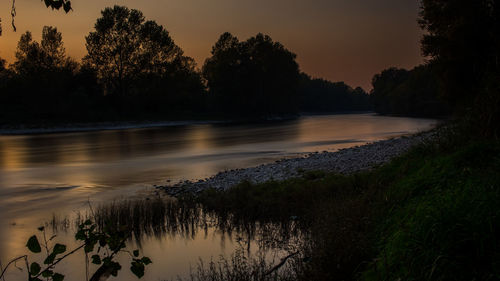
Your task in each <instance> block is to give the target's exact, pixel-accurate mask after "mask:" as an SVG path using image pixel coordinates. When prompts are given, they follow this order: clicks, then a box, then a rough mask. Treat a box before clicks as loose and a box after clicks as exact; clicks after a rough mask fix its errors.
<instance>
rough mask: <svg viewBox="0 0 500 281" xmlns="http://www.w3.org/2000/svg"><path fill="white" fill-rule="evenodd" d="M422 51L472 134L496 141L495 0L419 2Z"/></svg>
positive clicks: (499, 46) (498, 5) (498, 22)
mask: <svg viewBox="0 0 500 281" xmlns="http://www.w3.org/2000/svg"><path fill="white" fill-rule="evenodd" d="M419 23H420V25H421V27H422V28H423V29H424V30H425V31H427V34H425V35H424V37H423V39H422V51H423V53H424V55H426V56H429V57H430V58H431V59H432V61H433V63H435V64H436V67H437V70H438V74H439V77H440V79H441V82H442V85H443V89H444V93H445V95H446V96H447V97H448V100H449V101H450V102H451V103H452V104H454V106H456V108H457V111H458V112H457V113H458V114H459V116H464V115H465V114H467V113H468V114H469V115H470V117H472V118H474V119H475V123H476V124H475V126H476V127H477V133H479V134H482V135H485V136H498V133H499V126H498V124H500V119H499V117H498V116H500V114H499V112H498V109H499V108H500V92H499V91H500V86H499V81H500V79H498V78H499V77H500V65H499V55H500V39H499V36H498V34H499V33H500V1H498V0H477V1H467V0H422V1H421V12H420V19H419Z"/></svg>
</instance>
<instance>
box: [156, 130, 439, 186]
mask: <svg viewBox="0 0 500 281" xmlns="http://www.w3.org/2000/svg"><path fill="white" fill-rule="evenodd" d="M434 135H435V132H434V131H430V132H425V133H420V134H416V135H411V136H403V137H399V138H393V139H388V140H382V141H377V142H374V143H369V144H366V145H362V146H356V147H351V148H346V149H341V150H339V151H336V152H322V153H317V152H316V153H311V154H308V155H306V156H304V157H301V158H292V159H283V160H278V161H276V162H275V163H271V164H263V165H260V166H257V167H252V168H246V169H236V170H229V171H223V172H219V173H218V174H216V175H215V176H213V177H210V178H207V179H204V180H199V181H196V182H195V181H184V182H181V183H177V184H174V185H167V186H157V188H158V189H161V190H163V191H165V192H166V193H167V194H168V195H170V196H178V195H180V194H183V193H199V192H201V191H203V190H204V189H207V188H215V189H218V190H226V189H228V188H231V187H233V186H235V185H237V184H239V183H241V182H242V181H250V182H252V183H263V182H266V181H270V180H278V181H279V180H286V179H290V178H297V177H300V176H302V175H303V174H304V172H307V171H325V172H336V173H341V174H350V173H355V172H360V171H366V170H369V169H372V168H374V167H377V166H380V165H382V164H384V163H387V162H389V161H390V160H391V159H393V158H395V157H397V156H399V155H401V154H402V153H404V152H406V151H408V150H409V149H410V148H411V147H413V146H415V145H417V144H420V143H422V142H425V141H428V140H429V139H431V138H432V137H433V136H434Z"/></svg>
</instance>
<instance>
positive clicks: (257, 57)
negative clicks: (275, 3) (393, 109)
mask: <svg viewBox="0 0 500 281" xmlns="http://www.w3.org/2000/svg"><path fill="white" fill-rule="evenodd" d="M85 41H86V49H87V54H86V55H85V56H84V57H83V59H82V61H81V62H77V61H75V60H74V59H72V58H70V57H69V56H68V55H67V54H66V51H65V48H64V43H63V38H62V34H61V33H60V32H59V31H58V30H57V28H55V27H49V26H46V27H44V28H43V32H42V39H41V41H40V42H36V41H35V40H33V37H32V35H31V33H30V32H29V31H27V32H26V33H24V34H23V35H22V36H21V38H20V40H19V43H18V46H17V50H16V54H15V58H16V59H15V61H14V63H12V64H11V65H10V66H7V65H6V62H5V60H0V120H2V121H1V122H3V123H9V122H12V123H14V122H20V121H21V122H30V121H33V120H37V121H42V122H43V121H102V120H106V121H110V120H131V119H159V118H162V119H173V118H175V119H178V118H205V117H207V118H214V117H216V118H226V117H230V118H234V117H238V118H267V117H272V116H276V115H290V114H297V113H298V112H300V111H301V110H307V111H337V110H350V109H358V108H365V107H366V101H367V100H368V94H367V93H365V92H364V91H362V90H361V89H360V88H358V89H356V90H353V89H352V88H350V87H349V86H347V85H345V84H343V83H331V82H328V81H325V80H317V79H311V78H310V77H309V76H307V75H305V74H303V73H301V71H300V69H299V65H298V63H297V61H296V55H295V54H294V53H292V52H291V51H289V50H288V49H286V48H285V46H283V45H282V44H281V43H279V42H275V41H273V40H272V38H271V37H269V36H267V35H263V34H257V35H256V36H254V37H251V38H249V39H247V40H246V41H240V40H239V39H238V38H236V37H235V36H233V35H232V34H230V33H224V34H222V35H221V36H220V38H219V40H218V41H217V42H216V43H215V45H214V46H213V48H212V56H211V57H209V58H208V59H207V60H206V61H205V63H204V65H203V66H202V68H201V69H197V67H196V64H195V61H194V60H193V59H192V58H190V57H188V56H186V55H185V54H184V52H183V50H182V49H181V48H180V47H179V46H178V45H176V44H175V42H174V40H173V39H172V38H171V36H170V34H169V32H168V31H167V30H166V29H165V28H164V27H163V26H161V25H158V24H157V23H156V22H154V21H150V20H146V19H145V17H144V15H143V14H142V12H140V11H138V10H134V9H129V8H127V7H123V6H114V7H110V8H106V9H104V10H103V11H102V12H101V17H100V18H98V19H97V21H96V23H95V26H94V29H93V30H92V31H91V32H90V33H89V34H88V35H87V36H86V37H85ZM320 84H323V85H320ZM318 99H319V100H318ZM325 104H328V105H329V106H325ZM330 104H331V105H330Z"/></svg>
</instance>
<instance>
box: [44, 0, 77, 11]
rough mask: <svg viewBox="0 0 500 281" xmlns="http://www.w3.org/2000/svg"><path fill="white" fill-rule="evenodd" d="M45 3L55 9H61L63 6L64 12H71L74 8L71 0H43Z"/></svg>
mask: <svg viewBox="0 0 500 281" xmlns="http://www.w3.org/2000/svg"><path fill="white" fill-rule="evenodd" d="M42 2H44V3H45V6H47V8H49V7H50V8H52V9H53V10H54V9H56V10H59V9H61V8H63V10H64V12H66V13H69V11H71V10H73V9H72V8H71V1H69V0H42Z"/></svg>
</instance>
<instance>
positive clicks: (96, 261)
mask: <svg viewBox="0 0 500 281" xmlns="http://www.w3.org/2000/svg"><path fill="white" fill-rule="evenodd" d="M92 263H93V264H101V263H102V262H101V257H100V256H99V255H93V256H92Z"/></svg>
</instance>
